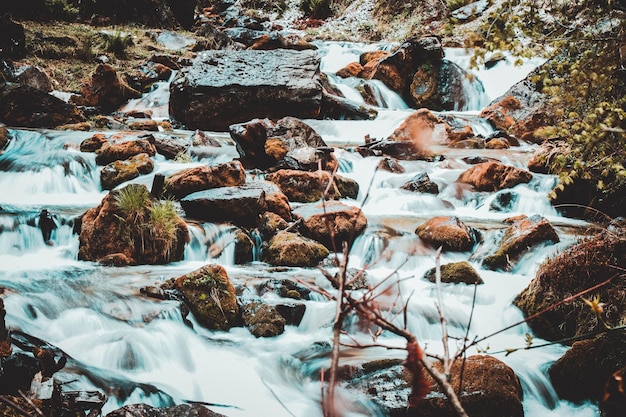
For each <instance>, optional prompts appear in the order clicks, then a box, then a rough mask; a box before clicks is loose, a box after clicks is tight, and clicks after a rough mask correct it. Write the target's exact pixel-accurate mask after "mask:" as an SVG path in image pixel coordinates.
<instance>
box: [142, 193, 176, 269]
mask: <svg viewBox="0 0 626 417" xmlns="http://www.w3.org/2000/svg"><path fill="white" fill-rule="evenodd" d="M149 211H150V220H149V222H148V224H147V225H146V233H147V235H148V236H147V237H148V238H149V239H150V241H151V244H152V248H153V250H158V251H160V252H161V253H160V254H159V255H160V257H162V258H167V257H169V254H170V252H171V251H172V249H173V248H174V246H175V245H176V243H177V240H178V239H177V233H178V227H179V218H178V215H177V214H176V208H175V207H174V202H173V201H171V200H165V201H159V202H157V203H155V204H153V205H152V207H150V209H149Z"/></svg>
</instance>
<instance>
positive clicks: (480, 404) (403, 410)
mask: <svg viewBox="0 0 626 417" xmlns="http://www.w3.org/2000/svg"><path fill="white" fill-rule="evenodd" d="M436 366H437V367H438V368H440V366H438V365H436ZM461 368H462V369H463V371H462V372H463V387H462V388H460V389H459V392H460V393H461V394H460V395H459V400H460V401H461V405H462V406H463V408H464V409H465V411H466V412H467V413H468V415H470V416H481V417H523V416H524V410H523V407H522V395H523V394H522V387H521V385H520V383H519V380H518V378H517V376H516V375H515V373H514V372H513V370H512V369H511V368H510V367H508V366H507V365H506V364H505V363H504V362H502V361H500V360H498V359H496V358H494V357H491V356H480V355H475V356H470V357H468V358H467V359H466V360H465V361H462V360H458V361H456V362H455V363H454V364H453V365H452V370H451V383H452V386H453V387H457V386H458V384H459V375H460V373H461ZM353 373H356V377H354V378H352V380H351V381H349V382H348V384H347V385H348V387H349V388H351V389H357V390H359V391H360V392H363V393H366V394H367V395H368V397H370V398H372V399H373V401H374V402H375V403H376V404H377V405H378V406H380V407H381V409H382V410H383V412H384V413H385V415H390V416H396V417H401V416H403V417H404V416H406V417H409V416H417V415H419V416H424V417H454V416H456V415H457V414H456V413H455V412H454V411H453V409H452V407H451V406H450V404H449V402H448V400H447V398H446V397H445V395H444V394H443V393H441V390H440V388H439V386H438V385H437V384H436V383H435V381H434V380H433V379H432V378H431V377H430V376H427V379H428V381H429V383H430V394H428V395H427V396H426V398H424V399H423V400H422V401H421V402H420V403H419V404H418V405H417V406H416V407H411V408H409V406H408V397H409V395H410V393H411V382H410V379H411V376H410V375H409V373H408V372H407V370H406V369H405V368H404V366H402V365H401V364H397V362H396V363H395V364H394V363H393V362H391V361H389V362H381V363H379V364H376V363H374V364H365V365H363V367H362V369H361V370H357V371H356V372H354V371H353Z"/></svg>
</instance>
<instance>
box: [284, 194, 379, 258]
mask: <svg viewBox="0 0 626 417" xmlns="http://www.w3.org/2000/svg"><path fill="white" fill-rule="evenodd" d="M295 213H296V214H297V215H298V216H300V217H302V223H301V227H300V231H301V233H302V234H303V235H304V236H307V237H309V238H311V239H314V240H316V241H318V242H321V243H322V244H324V246H326V247H327V248H328V249H329V250H331V251H338V252H341V250H342V249H341V248H342V243H343V242H346V243H347V244H348V246H350V245H352V243H353V242H354V239H356V238H357V236H359V235H360V234H361V233H363V231H364V230H365V228H366V227H367V218H366V217H365V215H364V214H363V212H361V210H360V209H359V208H358V207H354V206H349V205H346V204H343V203H340V202H336V201H328V202H326V203H324V204H322V203H318V204H315V205H307V206H302V207H300V208H298V209H296V210H295Z"/></svg>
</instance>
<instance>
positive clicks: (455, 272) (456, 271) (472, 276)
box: [424, 261, 484, 285]
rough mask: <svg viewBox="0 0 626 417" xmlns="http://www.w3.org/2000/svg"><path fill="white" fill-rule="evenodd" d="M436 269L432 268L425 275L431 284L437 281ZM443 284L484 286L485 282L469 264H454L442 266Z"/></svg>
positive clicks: (464, 262) (463, 262)
mask: <svg viewBox="0 0 626 417" xmlns="http://www.w3.org/2000/svg"><path fill="white" fill-rule="evenodd" d="M435 274H436V269H435V268H432V269H430V270H428V271H427V272H426V273H425V274H424V278H426V279H427V280H429V281H430V282H435V281H436V276H435ZM441 282H450V283H465V284H470V285H471V284H484V281H483V280H482V278H481V277H480V275H479V274H478V272H476V270H475V269H474V267H473V266H472V265H470V263H469V262H466V261H461V262H453V263H449V264H445V265H441Z"/></svg>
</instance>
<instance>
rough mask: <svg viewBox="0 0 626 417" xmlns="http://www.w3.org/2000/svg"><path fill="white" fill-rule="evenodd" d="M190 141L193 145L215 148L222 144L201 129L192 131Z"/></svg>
mask: <svg viewBox="0 0 626 417" xmlns="http://www.w3.org/2000/svg"><path fill="white" fill-rule="evenodd" d="M191 143H192V144H193V146H211V147H215V148H220V147H221V146H222V145H221V144H220V143H219V141H218V140H217V139H215V138H213V137H211V136H209V135H208V134H207V133H206V132H203V131H201V130H196V131H195V132H193V135H192V136H191Z"/></svg>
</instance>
